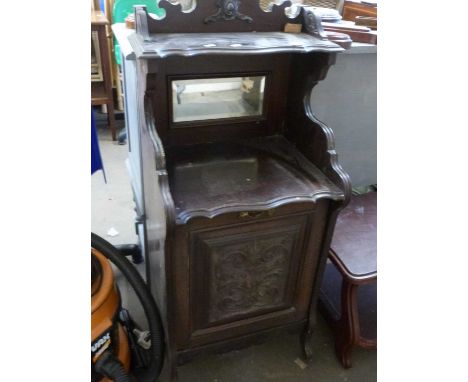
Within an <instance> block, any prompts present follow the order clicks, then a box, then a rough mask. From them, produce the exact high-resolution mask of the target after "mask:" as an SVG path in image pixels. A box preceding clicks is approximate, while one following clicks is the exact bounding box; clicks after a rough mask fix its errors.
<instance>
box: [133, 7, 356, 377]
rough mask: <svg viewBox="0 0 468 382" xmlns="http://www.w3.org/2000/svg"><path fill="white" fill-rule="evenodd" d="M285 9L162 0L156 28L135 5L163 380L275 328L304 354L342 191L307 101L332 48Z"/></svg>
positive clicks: (328, 135) (346, 192)
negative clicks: (291, 29)
mask: <svg viewBox="0 0 468 382" xmlns="http://www.w3.org/2000/svg"><path fill="white" fill-rule="evenodd" d="M229 4H231V5H229ZM286 5H287V4H286V3H285V4H283V5H282V6H273V7H272V11H271V12H264V11H263V10H261V9H260V7H259V5H258V3H257V4H256V2H247V1H245V2H242V3H239V2H238V1H233V0H229V1H225V2H219V1H218V2H217V1H215V0H213V1H211V0H210V1H199V2H198V4H197V6H196V7H195V9H194V10H193V11H192V12H187V13H182V12H180V6H173V5H170V4H168V3H167V2H163V1H162V2H161V3H160V6H161V7H163V8H165V9H166V18H165V19H162V20H154V19H152V18H151V17H148V15H147V13H146V9H145V7H142V6H137V7H136V9H135V19H136V30H137V33H136V34H135V35H133V36H131V37H130V42H131V44H132V47H133V49H134V51H135V54H136V57H137V60H138V62H137V67H138V84H137V87H138V100H137V103H138V108H139V109H138V115H139V137H138V138H139V142H140V145H139V147H141V149H140V151H141V155H140V157H141V166H142V179H141V185H142V188H143V205H144V221H143V224H144V232H145V239H144V241H145V253H146V262H147V270H148V271H147V279H148V283H149V284H150V287H151V289H152V291H153V294H154V295H155V297H156V299H157V303H158V305H159V308H160V309H161V311H162V315H163V317H164V323H165V330H166V343H167V345H168V353H167V354H168V360H169V362H170V367H171V375H172V378H174V379H175V377H176V365H177V364H181V363H184V362H186V361H188V360H189V359H191V358H193V357H194V356H196V355H197V354H200V353H204V352H208V351H217V350H222V351H225V350H229V349H233V348H236V347H239V346H244V345H248V344H250V343H253V342H255V341H258V340H261V339H263V338H264V337H266V336H268V335H270V334H273V333H280V332H282V331H285V330H288V331H290V330H297V331H299V332H302V338H303V344H304V352H305V355H306V356H307V357H310V356H311V354H310V346H309V344H310V341H311V335H312V332H313V329H314V325H315V315H316V303H317V297H318V290H319V285H320V281H321V277H322V273H323V270H324V266H325V262H326V257H327V253H328V250H329V246H330V240H331V237H332V234H333V229H334V224H335V221H336V217H337V214H338V211H339V210H340V209H341V208H343V207H344V206H345V205H346V203H347V202H348V200H349V196H350V189H351V186H350V183H349V178H348V176H347V174H346V173H345V172H344V171H343V170H342V169H341V167H340V165H339V163H338V161H337V155H336V152H335V150H334V142H333V132H332V130H331V129H330V128H328V127H327V126H326V125H324V124H323V123H322V122H320V121H318V120H317V119H316V118H315V117H314V115H313V113H312V110H311V107H310V97H311V91H312V88H313V87H314V85H315V84H316V83H317V82H318V81H320V80H322V79H324V78H325V76H326V73H327V70H328V69H329V67H330V66H331V65H333V63H334V61H335V56H336V54H337V53H338V52H340V51H342V50H343V48H341V47H340V46H339V45H337V44H335V43H333V42H331V41H329V40H328V39H327V38H326V35H325V34H324V33H323V31H322V29H321V25H320V20H317V19H316V17H315V15H314V14H313V13H312V12H311V10H310V9H309V8H306V7H304V8H298V9H297V11H298V12H297V13H296V14H290V15H289V17H288V16H286V14H285V7H286ZM286 23H293V24H294V23H296V24H302V25H303V28H304V30H305V32H304V33H298V34H290V33H284V32H282V30H283V28H284V25H285V24H286ZM161 215H163V216H164V219H163V221H161ZM161 231H164V234H165V235H164V240H163V243H164V246H163V247H164V250H163V251H161V250H158V247H159V243H160V242H161V234H160V233H161Z"/></svg>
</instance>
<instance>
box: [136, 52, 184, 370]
mask: <svg viewBox="0 0 468 382" xmlns="http://www.w3.org/2000/svg"><path fill="white" fill-rule="evenodd" d="M147 65H148V64H147V61H146V60H138V61H137V68H138V74H137V75H138V81H137V105H138V123H139V139H140V147H141V151H140V161H141V165H142V180H141V182H142V188H143V196H144V197H143V201H144V203H143V204H144V206H143V209H144V225H143V227H144V230H145V236H144V238H145V248H146V249H147V256H146V259H147V260H146V268H147V282H148V284H149V286H150V288H151V291H152V293H153V295H154V297H155V299H156V301H157V304H158V306H159V309H160V311H161V313H162V315H163V317H164V318H165V319H164V329H165V331H166V341H167V355H168V361H169V365H170V367H171V368H172V367H173V366H174V365H176V362H177V354H176V351H175V349H176V348H175V342H174V341H175V340H174V335H173V333H174V327H173V325H174V323H173V320H171V319H170V317H171V315H172V312H173V306H172V303H173V302H172V299H171V296H172V294H173V285H172V282H171V280H172V279H171V277H170V276H169V275H168V273H167V272H168V270H169V269H171V256H170V254H171V251H170V250H168V248H170V247H171V245H172V238H173V232H174V228H175V207H174V201H173V199H172V196H171V192H170V188H169V179H168V174H167V171H166V158H165V152H164V149H163V145H162V142H161V140H160V138H159V136H158V133H157V131H156V127H155V119H154V113H153V108H152V102H151V95H152V94H151V91H147V90H146V86H147V73H148V66H147ZM161 217H163V218H162V219H161ZM161 242H163V243H164V247H165V250H164V251H161V249H160V244H161ZM166 274H167V275H168V276H166ZM166 296H168V297H166ZM174 368H175V366H174ZM174 372H175V371H174Z"/></svg>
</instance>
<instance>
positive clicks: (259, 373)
mask: <svg viewBox="0 0 468 382" xmlns="http://www.w3.org/2000/svg"><path fill="white" fill-rule="evenodd" d="M96 120H97V124H98V133H99V141H100V148H101V155H102V158H103V162H104V167H105V172H106V178H107V183H105V182H104V178H103V175H102V172H101V171H98V172H96V173H95V174H93V175H92V177H91V178H92V179H91V200H92V206H91V207H92V215H91V216H92V221H91V229H92V231H93V232H95V233H97V234H98V235H100V236H102V237H103V238H105V239H106V240H108V241H109V242H110V243H112V244H123V243H136V242H137V236H136V234H135V229H134V225H133V220H134V216H135V215H134V211H133V208H134V203H133V199H132V191H131V187H130V180H129V177H128V174H127V170H126V167H125V159H126V157H127V146H126V145H118V144H117V142H112V140H111V138H110V134H109V132H108V131H107V130H106V129H105V125H104V119H103V117H102V115H99V113H98V114H97V115H96ZM117 122H118V125H117V126H118V127H119V129H120V128H122V127H123V121H122V120H119V121H117ZM138 267H139V270H140V271H141V272H143V267H144V266H143V265H140V266H138ZM117 280H118V282H119V286H120V289H121V292H122V296H123V297H122V298H123V304H124V306H126V307H127V308H128V309H129V310H130V311H131V313H132V314H133V315H134V316H136V317H139V316H141V314H142V313H141V310H140V308H139V306H138V304H136V303H135V301H134V298H133V296H132V291H131V290H130V288H129V287H128V286H127V285H126V284H125V281H124V280H122V278H121V277H119V276H117ZM137 319H138V318H137ZM314 338H315V341H314V354H315V356H314V358H313V360H311V361H310V362H308V363H307V364H306V363H304V362H303V361H302V359H301V349H300V343H299V338H298V336H297V335H284V336H281V337H277V338H273V339H271V340H269V341H268V342H265V343H263V344H261V345H256V346H252V347H249V348H246V349H243V350H239V351H231V352H229V353H224V354H218V355H210V356H202V357H199V358H197V359H196V360H194V361H192V362H191V363H188V364H186V365H184V366H181V367H180V368H179V369H178V370H179V381H180V382H189V381H197V382H240V381H242V382H244V381H245V382H260V381H280V382H301V381H304V382H305V381H307V382H310V381H315V382H340V381H344V382H373V381H376V380H377V352H376V351H372V350H363V349H356V350H355V352H354V353H353V365H354V366H353V367H352V368H351V369H348V370H345V369H343V368H342V367H341V365H340V363H339V362H338V360H337V358H336V357H335V353H334V346H333V337H332V332H331V331H330V329H329V327H328V326H327V324H326V323H325V321H324V320H323V318H322V317H321V316H319V321H318V327H317V330H316V333H315V337H314ZM159 380H160V381H166V380H167V373H166V370H163V373H162V375H161V377H160V379H159Z"/></svg>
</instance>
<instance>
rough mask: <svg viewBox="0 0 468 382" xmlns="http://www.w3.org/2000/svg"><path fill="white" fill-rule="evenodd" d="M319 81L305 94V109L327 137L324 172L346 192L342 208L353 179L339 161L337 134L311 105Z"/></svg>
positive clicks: (349, 196)
mask: <svg viewBox="0 0 468 382" xmlns="http://www.w3.org/2000/svg"><path fill="white" fill-rule="evenodd" d="M317 83H318V81H315V82H314V83H313V84H312V87H311V89H310V91H308V92H307V94H306V95H305V96H304V110H305V113H306V115H307V117H308V118H309V119H310V120H311V121H312V122H313V123H314V124H315V125H316V126H318V127H319V128H320V131H321V132H322V133H323V135H324V137H325V146H326V157H327V160H326V162H328V163H326V164H324V165H323V166H322V168H321V169H322V171H323V173H324V174H325V175H326V176H328V177H329V178H330V179H332V180H333V181H334V182H335V183H337V186H338V187H340V188H341V189H342V190H343V192H344V203H343V205H342V206H341V208H340V209H342V208H344V207H345V206H346V205H347V204H348V203H349V201H350V198H351V191H352V186H351V179H350V177H349V175H348V174H347V173H346V172H345V171H344V170H343V167H341V164H340V163H339V162H338V154H337V153H336V150H335V134H334V133H333V130H332V129H331V128H330V127H328V126H327V125H325V124H324V123H323V122H321V121H319V120H318V119H317V118H316V117H315V115H314V113H313V111H312V106H311V95H312V89H313V87H315V85H317Z"/></svg>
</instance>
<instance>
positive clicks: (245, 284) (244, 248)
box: [210, 232, 295, 321]
mask: <svg viewBox="0 0 468 382" xmlns="http://www.w3.org/2000/svg"><path fill="white" fill-rule="evenodd" d="M294 240H295V235H294V234H293V233H290V232H287V233H276V234H275V235H274V236H270V237H265V238H262V239H260V238H257V239H253V240H248V241H246V242H242V243H236V244H231V245H224V246H219V247H217V248H214V251H213V254H214V257H213V278H212V286H211V287H212V292H211V294H212V308H211V309H210V318H211V320H213V321H216V320H219V319H222V318H225V317H228V316H230V315H232V314H242V313H248V312H251V311H254V310H258V309H262V308H271V307H275V306H278V305H280V304H281V303H282V302H283V298H284V292H285V287H286V280H287V277H288V272H287V270H288V267H289V265H288V264H289V261H290V257H291V252H292V250H293V244H294Z"/></svg>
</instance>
